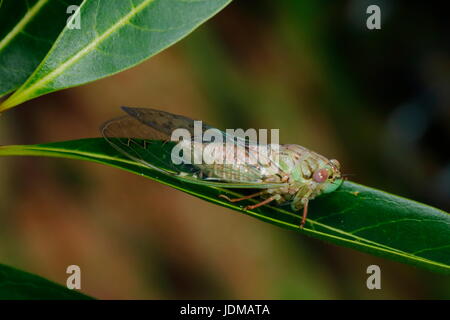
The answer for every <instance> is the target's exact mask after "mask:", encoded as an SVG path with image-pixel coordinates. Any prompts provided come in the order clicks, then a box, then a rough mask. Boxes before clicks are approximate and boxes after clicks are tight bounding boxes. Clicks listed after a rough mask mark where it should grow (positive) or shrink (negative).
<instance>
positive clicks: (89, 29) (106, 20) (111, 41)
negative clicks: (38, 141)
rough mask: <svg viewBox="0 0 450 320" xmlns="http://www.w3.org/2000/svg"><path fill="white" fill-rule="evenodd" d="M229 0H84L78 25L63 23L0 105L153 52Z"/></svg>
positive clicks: (79, 80) (74, 82)
mask: <svg viewBox="0 0 450 320" xmlns="http://www.w3.org/2000/svg"><path fill="white" fill-rule="evenodd" d="M230 1H231V0H201V1H188V0H129V1H114V6H111V0H85V1H84V2H83V4H82V5H81V7H80V17H81V24H80V26H81V28H80V29H69V28H67V27H66V28H65V29H64V31H63V32H62V34H61V36H60V37H59V38H58V40H57V41H56V43H55V44H54V46H53V47H52V49H51V50H50V52H49V54H48V55H47V56H46V58H45V59H44V60H43V62H42V63H41V64H40V65H39V67H38V68H37V69H36V71H35V72H34V73H33V74H32V75H31V76H30V78H28V80H27V81H26V82H25V84H24V85H23V86H21V87H20V88H19V89H18V90H17V91H16V92H15V93H14V94H13V95H12V96H11V97H10V98H9V99H8V100H6V101H5V102H4V103H3V104H2V105H1V106H0V111H4V110H6V109H9V108H12V107H14V106H15V105H17V104H19V103H22V102H24V101H26V100H29V99H32V98H34V97H38V96H40V95H43V94H46V93H49V92H53V91H57V90H60V89H64V88H68V87H73V86H77V85H80V84H84V83H87V82H91V81H94V80H97V79H99V78H103V77H106V76H109V75H112V74H115V73H117V72H119V71H122V70H124V69H126V68H130V67H132V66H134V65H136V64H138V63H139V62H141V61H143V60H145V59H147V58H149V57H151V56H153V55H155V54H156V53H158V52H160V51H162V50H163V49H165V48H167V47H168V46H170V45H172V44H173V43H175V42H177V41H178V40H180V39H181V38H183V37H185V36H186V35H188V34H189V33H190V32H192V31H193V30H194V29H195V28H196V27H198V26H199V25H200V24H202V23H203V22H204V21H205V20H207V19H208V18H210V17H211V16H213V15H214V14H215V13H217V12H218V11H219V10H220V9H222V8H223V7H224V6H226V5H227V4H228V3H229V2H230Z"/></svg>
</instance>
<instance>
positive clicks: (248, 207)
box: [244, 194, 280, 210]
mask: <svg viewBox="0 0 450 320" xmlns="http://www.w3.org/2000/svg"><path fill="white" fill-rule="evenodd" d="M279 199H280V195H279V194H276V195H274V196H271V197H269V198H267V199H266V200H264V201H261V202H260V203H257V204H253V205H250V206H245V207H244V210H253V209H256V208H259V207H261V206H264V205H266V204H268V203H270V202H272V201H273V200H279Z"/></svg>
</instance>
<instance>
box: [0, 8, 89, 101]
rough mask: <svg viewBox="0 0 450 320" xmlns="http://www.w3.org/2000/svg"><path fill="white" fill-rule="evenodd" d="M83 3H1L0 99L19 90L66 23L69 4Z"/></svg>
mask: <svg viewBox="0 0 450 320" xmlns="http://www.w3.org/2000/svg"><path fill="white" fill-rule="evenodd" d="M81 1H82V0H71V1H70V3H65V1H62V0H6V1H3V2H0V75H1V77H0V97H2V96H3V95H5V94H7V93H9V92H11V91H13V90H15V89H17V88H18V87H20V86H21V85H22V84H23V83H24V82H25V80H26V79H27V78H28V77H29V76H30V75H31V74H32V73H33V71H34V70H35V69H36V67H37V66H38V65H39V63H40V62H41V60H42V59H43V58H44V56H45V54H46V53H47V52H48V51H49V50H50V48H51V46H52V45H53V42H54V41H55V39H56V38H57V37H58V34H59V33H60V32H61V31H62V29H63V28H64V26H65V24H66V20H67V18H68V14H67V13H66V10H67V7H68V6H69V5H78V4H80V3H81Z"/></svg>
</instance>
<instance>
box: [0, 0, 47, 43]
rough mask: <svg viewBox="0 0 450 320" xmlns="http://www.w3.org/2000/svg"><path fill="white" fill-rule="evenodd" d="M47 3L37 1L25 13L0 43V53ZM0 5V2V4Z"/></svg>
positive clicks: (42, 0) (43, 0)
mask: <svg viewBox="0 0 450 320" xmlns="http://www.w3.org/2000/svg"><path fill="white" fill-rule="evenodd" d="M47 2H48V0H39V1H38V2H36V3H35V5H34V6H33V7H32V8H31V9H29V10H28V11H27V13H26V14H25V15H24V16H23V17H22V19H21V20H20V22H19V23H18V24H16V25H15V27H14V28H13V29H12V30H11V31H10V32H9V33H8V34H7V35H6V37H4V38H3V39H2V40H1V41H0V51H2V50H3V49H4V48H5V47H6V46H7V45H8V44H9V43H10V42H11V41H12V40H13V39H14V38H15V37H16V36H17V35H18V34H19V33H20V32H21V31H22V30H24V29H25V27H26V25H27V24H28V23H29V22H30V21H31V20H33V18H34V17H35V16H36V14H37V13H38V12H39V10H40V9H41V8H42V7H43V6H44V5H45V4H46V3H47ZM0 5H1V2H0Z"/></svg>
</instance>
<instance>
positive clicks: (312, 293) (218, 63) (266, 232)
mask: <svg viewBox="0 0 450 320" xmlns="http://www.w3.org/2000/svg"><path fill="white" fill-rule="evenodd" d="M371 4H377V5H379V6H380V8H381V23H382V24H381V27H382V29H381V30H368V29H367V28H366V19H367V17H368V14H366V8H367V6H368V5H371ZM447 12H448V11H446V10H444V8H440V7H439V6H438V5H437V4H433V5H432V4H430V3H428V4H425V2H421V4H419V3H411V2H407V1H387V0H386V1H375V0H374V1H365V0H353V1H333V2H331V1H299V0H285V1H276V2H275V1H269V0H264V1H263V0H259V1H235V2H234V3H232V4H231V5H229V6H228V7H227V8H225V9H224V10H223V11H222V12H220V13H219V14H218V15H217V16H215V17H214V18H213V19H212V20H211V21H209V22H208V23H206V24H205V25H203V26H202V27H201V28H200V29H198V30H196V31H195V32H194V33H193V34H191V35H190V36H189V37H188V38H186V39H184V40H182V41H181V42H180V43H178V44H176V45H174V46H172V47H171V48H169V49H168V50H166V51H164V52H162V53H160V54H158V55H157V56H155V57H153V58H151V59H150V60H148V61H146V62H145V63H143V64H141V65H139V66H137V67H135V68H133V69H130V70H127V71H125V72H122V73H120V74H118V75H115V76H113V77H109V78H106V79H103V80H100V81H96V82H94V83H91V84H88V85H84V86H81V87H77V88H73V89H68V90H64V91H60V92H57V93H53V94H49V95H46V96H43V97H40V98H38V99H35V100H32V101H30V102H27V103H25V104H24V105H22V106H19V107H17V108H15V109H13V110H11V111H9V112H6V113H5V114H4V115H2V117H1V118H2V119H1V121H0V133H1V134H0V136H1V141H0V143H1V144H34V143H43V142H50V141H62V140H67V139H79V138H87V137H97V136H100V133H99V130H98V127H99V126H100V125H101V124H102V123H103V122H104V121H106V120H108V119H109V118H112V117H115V116H118V115H121V114H122V112H121V110H120V109H119V106H121V105H128V106H142V107H152V108H159V109H162V110H166V111H169V112H173V113H178V114H184V115H187V116H190V117H192V118H198V119H203V120H204V121H205V122H208V123H210V124H212V125H214V126H217V127H219V128H237V127H243V128H249V127H253V128H280V138H281V142H282V143H296V144H301V145H303V146H306V147H308V148H310V149H312V150H315V151H317V152H319V153H321V154H323V155H325V156H327V157H332V158H336V159H339V161H340V162H341V164H343V170H344V172H345V173H351V174H354V176H352V177H351V180H354V181H356V182H358V183H361V184H365V185H368V186H371V187H375V188H380V189H384V190H386V191H389V192H392V193H395V194H399V195H402V196H405V197H409V198H412V199H415V200H418V201H421V202H424V203H428V204H430V205H433V206H436V207H438V208H441V209H443V210H446V211H449V209H450V157H449V153H448V150H449V142H450V88H449V86H450V81H449V79H450V56H449V52H450V50H449V49H450V48H449V45H450V42H449V37H448V35H449V31H450V28H449V27H450V21H449V19H448V13H447ZM0 232H1V234H2V241H1V242H0V261H2V263H6V264H9V265H12V266H15V267H18V268H21V269H23V270H26V271H29V272H33V273H37V274H39V275H42V276H44V277H47V278H49V279H51V280H53V281H56V282H59V283H61V284H65V282H66V279H67V276H68V275H67V274H66V273H65V272H66V268H67V266H68V265H71V264H76V265H79V266H80V267H81V274H82V291H83V292H85V293H87V294H89V295H92V296H94V297H97V298H101V299H137V298H139V299H173V298H190V299H196V298H209V299H216V298H217V299H218V298H222V299H380V298H384V299H394V298H397V299H410V298H414V299H422V298H424V299H431V298H433V299H439V298H441V299H448V298H450V279H449V277H446V276H443V275H439V274H434V273H431V272H427V271H423V270H420V269H416V268H414V267H411V266H407V265H403V264H400V263H395V262H391V261H388V260H384V259H381V258H376V257H372V256H370V255H366V254H363V253H359V252H357V251H354V250H351V249H346V248H341V247H337V246H334V245H331V244H327V243H324V242H321V241H318V240H314V239H310V238H307V237H305V236H301V235H298V234H296V233H294V232H291V231H286V230H284V229H281V228H278V227H275V226H273V225H270V224H267V223H263V222H260V221H258V220H255V219H253V218H251V217H248V216H245V215H242V214H239V213H237V212H234V211H231V210H228V209H225V208H222V207H218V206H216V205H213V204H210V203H207V202H204V201H202V200H199V199H196V198H194V197H192V196H189V195H186V194H184V193H182V192H179V191H176V190H174V189H171V188H169V187H167V186H164V185H161V184H158V183H156V182H153V181H150V180H148V179H145V178H142V177H139V176H137V175H133V174H130V173H127V172H124V171H120V170H117V169H115V168H112V167H106V166H102V165H98V164H94V163H87V162H82V161H74V160H62V159H50V158H28V157H23V158H17V157H15V158H1V159H0ZM371 264H377V265H379V266H380V267H381V271H382V290H368V289H367V287H366V279H367V276H368V275H367V274H366V269H367V266H369V265H371Z"/></svg>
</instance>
